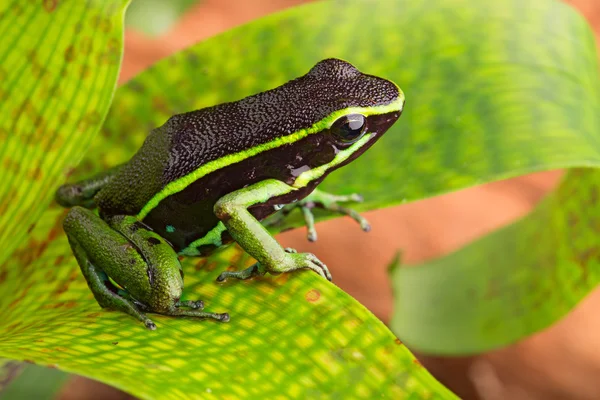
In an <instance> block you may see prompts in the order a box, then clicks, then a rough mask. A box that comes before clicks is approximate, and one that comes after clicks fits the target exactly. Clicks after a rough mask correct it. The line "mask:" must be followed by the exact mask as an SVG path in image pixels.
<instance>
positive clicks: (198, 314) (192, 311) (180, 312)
mask: <svg viewBox="0 0 600 400" xmlns="http://www.w3.org/2000/svg"><path fill="white" fill-rule="evenodd" d="M199 302H200V303H202V301H199ZM185 303H188V302H185V301H184V302H179V303H178V305H176V306H175V308H173V309H171V310H168V311H165V312H161V314H164V315H169V316H173V317H195V318H211V319H215V320H217V321H220V322H229V314H228V313H221V314H219V313H211V312H206V311H202V308H201V307H198V304H197V303H198V302H195V301H190V302H189V304H193V305H188V304H185ZM180 306H185V307H189V308H188V309H186V308H179V307H180ZM203 306H204V305H202V307H203Z"/></svg>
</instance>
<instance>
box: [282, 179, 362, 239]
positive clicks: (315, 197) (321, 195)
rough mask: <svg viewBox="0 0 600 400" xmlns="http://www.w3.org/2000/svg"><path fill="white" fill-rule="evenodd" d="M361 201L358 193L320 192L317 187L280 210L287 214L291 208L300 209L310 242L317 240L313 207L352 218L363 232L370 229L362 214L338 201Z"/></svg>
mask: <svg viewBox="0 0 600 400" xmlns="http://www.w3.org/2000/svg"><path fill="white" fill-rule="evenodd" d="M361 201H363V198H362V196H360V195H359V194H351V195H347V196H338V195H334V194H330V193H326V192H322V191H320V190H318V189H315V190H314V191H313V192H312V193H311V194H309V195H308V196H307V197H305V198H304V199H302V200H300V201H298V202H296V203H292V204H288V205H286V206H285V207H284V208H283V210H282V214H283V215H287V214H289V213H290V212H291V211H292V210H294V209H296V208H300V210H301V211H302V214H303V215H304V221H305V223H306V227H307V229H308V233H307V235H306V236H307V239H308V240H309V241H310V242H316V241H317V230H316V229H315V217H314V215H313V213H312V209H313V208H322V209H324V210H328V211H331V212H335V213H339V214H344V215H347V216H349V217H350V218H352V219H353V220H355V221H356V222H358V223H359V225H360V227H361V228H362V230H363V231H365V232H368V231H370V230H371V225H370V224H369V222H368V221H367V220H366V219H365V218H364V217H363V216H361V215H360V214H359V213H358V212H356V211H354V210H352V209H350V208H346V207H342V206H341V205H339V203H347V202H361Z"/></svg>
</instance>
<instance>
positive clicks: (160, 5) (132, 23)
mask: <svg viewBox="0 0 600 400" xmlns="http://www.w3.org/2000/svg"><path fill="white" fill-rule="evenodd" d="M199 2H200V1H199V0H169V1H163V0H133V2H132V3H131V6H129V8H128V9H127V14H126V16H125V24H126V25H127V26H128V27H132V28H133V29H136V30H139V31H141V32H144V33H146V34H148V35H153V36H155V35H160V34H162V33H165V32H166V31H167V30H168V29H169V28H170V27H171V26H172V25H173V24H174V23H175V22H176V21H177V20H178V19H179V18H180V17H181V16H182V15H183V14H184V13H185V12H186V11H187V10H188V9H189V8H190V7H191V6H193V5H194V4H197V3H199Z"/></svg>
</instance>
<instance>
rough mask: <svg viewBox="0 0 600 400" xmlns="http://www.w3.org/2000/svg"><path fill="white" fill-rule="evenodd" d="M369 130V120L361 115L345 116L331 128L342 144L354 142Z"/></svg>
mask: <svg viewBox="0 0 600 400" xmlns="http://www.w3.org/2000/svg"><path fill="white" fill-rule="evenodd" d="M366 130H367V120H366V119H365V117H364V116H362V115H360V114H350V115H344V116H343V117H341V118H340V119H338V120H337V121H335V122H334V123H333V125H332V126H331V132H332V133H333V134H334V135H335V136H337V137H338V138H340V139H341V141H342V142H345V143H348V142H354V141H356V140H358V139H359V138H360V137H361V136H362V135H363V134H364V133H365V131H366Z"/></svg>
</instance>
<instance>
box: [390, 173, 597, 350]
mask: <svg viewBox="0 0 600 400" xmlns="http://www.w3.org/2000/svg"><path fill="white" fill-rule="evenodd" d="M599 182H600V173H599V172H598V171H596V170H593V169H573V170H571V171H570V172H569V173H568V174H567V176H566V177H565V179H564V181H563V182H562V184H561V186H560V187H559V188H558V189H557V190H556V192H554V193H552V194H551V195H550V196H549V197H548V198H546V199H545V200H544V201H543V202H542V203H541V204H540V205H539V206H538V207H537V208H536V209H535V211H534V212H532V213H531V214H530V215H528V216H527V217H525V218H523V219H522V220H520V221H518V222H517V223H514V224H511V225H509V226H507V227H505V228H503V229H500V230H498V231H496V232H494V233H492V234H490V235H488V236H486V237H484V238H482V239H480V240H478V241H476V242H473V243H471V244H469V245H468V246H466V247H464V248H462V249H460V250H459V251H457V252H455V253H452V254H450V255H448V256H446V257H444V258H441V259H438V260H433V261H431V262H428V263H425V264H422V265H418V266H413V267H403V268H397V269H396V270H395V271H394V273H393V275H392V279H393V283H394V292H395V299H394V316H393V319H392V322H391V328H392V330H393V331H394V332H396V333H397V334H398V335H400V337H402V338H403V339H404V340H405V341H406V342H407V343H409V344H410V346H411V347H413V348H415V349H418V350H419V351H423V352H426V353H435V354H449V355H456V354H460V355H463V354H475V353H481V352H484V351H488V350H491V349H494V348H498V347H501V346H505V345H508V344H510V343H514V342H515V341H517V340H519V339H521V338H523V337H526V336H528V335H531V334H532V333H534V332H536V331H539V330H540V329H543V328H545V327H547V326H548V325H550V324H551V323H553V322H555V321H556V320H557V319H559V318H561V317H563V316H564V315H566V314H567V313H568V312H569V311H570V310H571V309H572V308H573V307H574V306H576V305H577V303H579V301H580V300H581V299H583V298H584V297H585V296H586V295H587V294H588V293H589V292H590V291H591V290H592V289H593V288H595V287H596V286H597V285H598V282H600V268H599V266H600V264H599V260H600V258H599V257H598V255H599V251H600V250H599V248H598V233H599V231H600V217H599V216H600V206H599V205H598V201H597V197H598V193H599V192H600V186H599ZM456 310H461V311H460V312H456Z"/></svg>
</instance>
